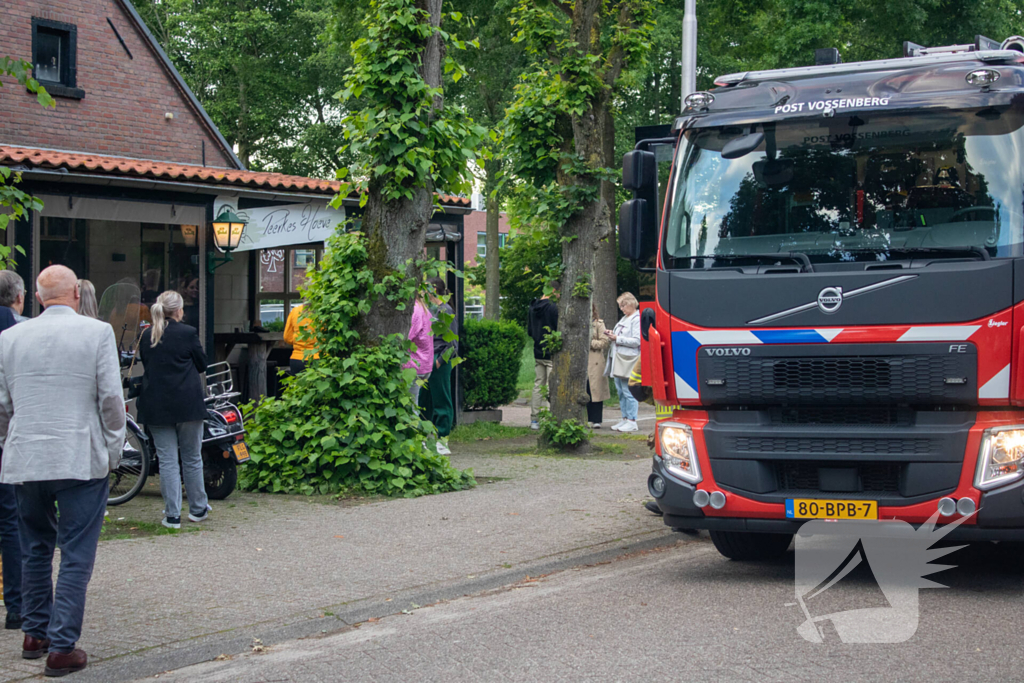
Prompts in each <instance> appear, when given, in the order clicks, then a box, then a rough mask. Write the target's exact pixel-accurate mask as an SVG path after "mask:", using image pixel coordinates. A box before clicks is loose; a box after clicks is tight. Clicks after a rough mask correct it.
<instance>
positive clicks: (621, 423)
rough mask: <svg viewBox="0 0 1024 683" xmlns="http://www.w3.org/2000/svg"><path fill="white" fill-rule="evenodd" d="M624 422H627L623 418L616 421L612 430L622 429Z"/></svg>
mask: <svg viewBox="0 0 1024 683" xmlns="http://www.w3.org/2000/svg"><path fill="white" fill-rule="evenodd" d="M624 424H626V421H625V420H622V421H620V422H616V423H615V424H613V425H612V431H613V432H617V431H619V430H620V429H622V425H624Z"/></svg>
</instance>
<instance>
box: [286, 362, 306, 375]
mask: <svg viewBox="0 0 1024 683" xmlns="http://www.w3.org/2000/svg"><path fill="white" fill-rule="evenodd" d="M305 369H306V361H304V360H298V359H297V358H290V359H289V360H288V370H289V372H291V374H293V375H297V374H299V373H300V372H302V371H303V370H305Z"/></svg>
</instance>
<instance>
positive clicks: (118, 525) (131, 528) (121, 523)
mask: <svg viewBox="0 0 1024 683" xmlns="http://www.w3.org/2000/svg"><path fill="white" fill-rule="evenodd" d="M192 531H199V525H198V524H182V525H181V529H168V528H167V527H165V526H164V525H163V524H161V523H160V522H139V521H136V520H134V519H108V520H107V521H105V522H104V523H103V531H101V532H100V540H101V541H117V540H120V539H124V538H143V537H145V536H170V535H174V534H180V533H190V532H192Z"/></svg>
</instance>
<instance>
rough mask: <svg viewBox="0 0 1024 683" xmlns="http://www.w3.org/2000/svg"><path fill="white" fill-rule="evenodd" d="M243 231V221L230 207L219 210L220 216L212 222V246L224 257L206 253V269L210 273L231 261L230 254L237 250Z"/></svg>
mask: <svg viewBox="0 0 1024 683" xmlns="http://www.w3.org/2000/svg"><path fill="white" fill-rule="evenodd" d="M244 230H245V221H243V220H242V219H241V218H239V217H238V215H237V214H236V213H235V212H234V211H232V210H231V207H230V206H225V207H224V208H222V209H221V210H220V215H219V216H217V217H216V218H215V219H214V220H213V244H214V246H216V247H217V250H218V251H220V252H222V253H223V254H224V256H223V257H217V256H214V255H213V252H207V260H206V268H207V270H208V271H209V272H210V273H213V271H215V270H217V269H218V268H220V267H221V266H223V265H224V264H225V263H228V262H229V261H232V260H233V259H232V257H231V252H233V251H234V250H235V249H237V248H238V243H239V242H241V241H242V232H243V231H244Z"/></svg>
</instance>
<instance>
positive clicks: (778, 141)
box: [620, 36, 1024, 559]
mask: <svg viewBox="0 0 1024 683" xmlns="http://www.w3.org/2000/svg"><path fill="white" fill-rule="evenodd" d="M904 52H905V55H906V56H905V57H904V58H901V59H890V60H881V61H873V62H858V63H848V64H844V63H842V61H841V58H840V56H839V54H838V52H837V51H835V50H819V51H818V54H817V55H816V61H817V64H816V65H815V66H808V67H803V68H793V69H782V70H775V71H762V72H747V73H739V74H733V75H728V76H722V77H720V78H719V79H717V80H716V81H715V84H716V86H717V87H716V88H714V89H712V90H711V91H709V92H699V93H694V94H692V95H690V96H688V97H687V98H686V108H685V109H684V111H683V112H682V115H681V116H680V117H679V118H677V119H676V120H675V122H674V124H673V125H672V126H671V132H670V133H669V134H668V135H667V136H665V137H662V138H659V139H648V140H642V141H641V142H639V143H638V144H637V148H636V149H635V150H633V151H631V152H629V153H628V154H627V155H626V157H625V159H624V161H623V182H624V185H625V187H626V188H627V189H629V190H631V191H632V192H633V199H632V200H630V201H628V202H625V203H624V205H623V206H622V209H621V213H620V242H621V250H622V254H623V255H624V256H625V257H627V258H629V259H631V260H633V261H634V262H635V263H636V264H637V266H638V267H640V268H641V269H649V270H653V271H654V272H655V280H656V292H657V298H656V303H655V304H654V305H653V306H652V307H650V308H649V309H646V310H645V311H644V312H643V316H642V333H643V347H642V358H643V373H644V381H645V384H648V385H650V386H651V387H652V390H653V394H654V397H655V399H656V400H657V401H658V402H659V403H661V404H663V405H670V406H673V414H672V416H671V417H670V418H667V419H661V420H659V422H658V425H657V435H658V439H657V446H656V450H655V452H656V455H655V456H654V465H653V472H652V473H651V475H650V477H649V479H648V488H649V490H650V493H651V495H653V496H654V498H655V499H656V500H657V501H658V504H659V506H660V507H661V509H662V511H663V512H664V519H665V523H666V524H668V525H669V526H672V527H684V528H698V529H707V530H709V532H710V534H711V538H712V540H713V541H714V543H715V545H716V547H717V548H718V550H719V551H720V552H722V553H723V554H724V555H726V556H728V557H731V558H734V559H757V558H764V557H769V556H772V555H776V554H779V553H781V552H784V551H785V550H786V549H787V547H788V546H789V543H790V541H791V539H792V536H793V534H794V533H795V532H796V531H797V530H798V529H799V527H800V525H801V524H802V523H803V522H804V521H805V520H808V519H871V520H875V519H877V520H893V519H895V520H904V521H906V522H909V523H911V524H915V525H917V524H921V523H923V522H925V521H927V520H928V519H929V518H930V517H931V516H932V515H933V514H935V513H938V515H939V517H938V521H939V523H940V524H942V523H949V522H952V521H955V520H959V519H962V518H966V519H965V521H964V523H962V524H961V525H959V526H958V527H957V528H956V529H955V530H954V532H953V533H952V534H951V535H950V536H949V538H954V539H960V540H975V539H977V540H1000V539H1002V540H1024V39H1022V38H1019V37H1015V38H1011V39H1008V40H1006V41H1004V42H1002V43H999V42H995V41H992V40H989V39H987V38H984V37H980V36H979V37H978V38H977V39H976V40H975V43H974V44H971V45H955V46H946V47H941V48H926V47H922V46H919V45H914V44H912V43H907V44H905V46H904ZM658 146H661V149H662V150H663V151H667V150H671V154H670V155H666V158H668V159H670V161H667V162H665V163H662V164H660V165H659V159H658V157H656V155H655V153H654V152H653V151H652V150H653V149H654V148H656V147H658ZM659 166H660V167H662V168H664V167H667V169H665V170H666V171H667V172H662V173H659ZM662 197H663V201H662V199H661V198H662Z"/></svg>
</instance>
